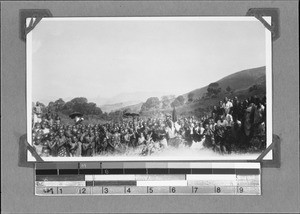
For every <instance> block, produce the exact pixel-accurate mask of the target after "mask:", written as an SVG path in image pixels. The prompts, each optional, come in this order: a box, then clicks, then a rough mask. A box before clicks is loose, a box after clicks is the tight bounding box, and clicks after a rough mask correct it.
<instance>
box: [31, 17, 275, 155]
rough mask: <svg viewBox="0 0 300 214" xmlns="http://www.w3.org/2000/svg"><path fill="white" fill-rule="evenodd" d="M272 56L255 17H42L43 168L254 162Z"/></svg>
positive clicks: (265, 117)
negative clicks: (51, 164) (117, 163)
mask: <svg viewBox="0 0 300 214" xmlns="http://www.w3.org/2000/svg"><path fill="white" fill-rule="evenodd" d="M264 19H265V20H266V21H268V22H271V19H270V17H264ZM27 21H28V22H30V19H28V20H27ZM271 53H272V49H271V32H270V31H269V30H268V29H266V28H265V26H264V25H263V24H262V23H261V22H260V21H259V20H258V19H256V18H255V17H246V16H243V17H238V16H236V17H230V16H227V17H221V16H218V17H213V16H212V17H193V16H189V17H97V18H96V17H94V18H87V17H80V18H79V17H77V18H76V17H73V18H71V17H66V18H43V19H42V20H41V21H40V22H39V23H38V24H37V26H35V28H34V29H33V30H32V31H31V32H30V33H28V34H27V38H26V62H27V69H26V70H27V73H26V74H27V81H26V83H27V92H26V93H27V97H26V99H27V141H28V143H29V144H30V145H32V147H33V148H34V149H35V151H36V153H37V154H38V155H39V156H41V158H42V159H43V160H45V161H139V160H141V161H144V160H147V161H161V160H171V161H174V160H178V161H203V160H204V161H205V160H255V159H256V158H257V157H258V156H259V155H260V154H261V153H262V152H263V151H264V150H265V149H266V148H267V147H268V145H270V144H271V142H272V67H271V62H272V55H271ZM267 156H268V157H267V158H272V154H268V155H267ZM270 156H271V157H270ZM28 160H29V161H35V158H34V157H33V156H31V154H30V153H28Z"/></svg>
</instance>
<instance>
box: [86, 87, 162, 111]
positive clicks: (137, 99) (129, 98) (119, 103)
mask: <svg viewBox="0 0 300 214" xmlns="http://www.w3.org/2000/svg"><path fill="white" fill-rule="evenodd" d="M165 94H166V93H165V92H157V91H153V92H132V93H121V94H118V95H116V96H113V97H111V98H102V97H96V98H94V99H91V101H92V102H94V103H96V104H97V106H99V107H100V108H101V110H102V111H103V112H107V113H109V112H111V111H115V110H117V109H121V108H124V107H126V106H132V105H135V104H139V103H142V102H145V101H146V100H147V99H148V98H149V97H159V98H160V97H161V96H163V95H165Z"/></svg>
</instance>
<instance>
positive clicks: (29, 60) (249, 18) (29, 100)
mask: <svg viewBox="0 0 300 214" xmlns="http://www.w3.org/2000/svg"><path fill="white" fill-rule="evenodd" d="M263 19H265V20H266V22H268V23H269V24H270V25H271V16H264V17H263ZM49 20H51V21H62V20H63V21H83V20H84V21H86V20H102V21H106V20H110V21H113V20H115V21H120V20H124V21H125V20H127V21H128V20H157V21H160V20H174V21H176V20H180V21H195V20H199V21H200V20H201V21H220V22H221V21H256V22H259V20H258V19H256V18H255V17H253V16H182V17H181V16H172V17H169V16H168V17H166V16H160V17H47V18H43V19H42V20H41V21H40V22H47V21H49ZM29 22H30V18H27V19H26V23H27V25H28V24H29ZM261 24H262V23H261ZM262 25H263V24H262ZM33 31H34V29H33V30H32V31H31V32H29V33H28V34H27V35H26V107H27V108H26V109H27V111H26V112H27V142H28V143H29V144H30V145H32V66H33V65H32V48H31V46H32V33H33ZM265 45H266V53H265V54H266V97H267V105H266V108H267V115H266V124H267V130H266V141H267V142H266V144H267V145H266V147H268V146H269V145H270V144H271V143H272V137H273V136H272V135H273V127H272V125H273V120H272V96H273V89H272V33H271V32H270V31H269V30H268V29H267V28H265ZM153 157H155V159H154V158H153ZM153 157H143V156H139V157H138V158H136V157H126V156H119V157H117V156H113V157H101V156H97V157H42V159H43V160H44V161H46V162H78V161H94V162H95V161H100V162H103V161H112V162H114V161H116V162H120V161H135V162H136V161H191V162H205V161H210V162H211V161H239V162H240V161H247V160H252V161H253V160H255V159H256V158H257V157H258V156H257V157H256V156H255V157H254V156H253V155H250V156H245V155H243V156H241V157H234V158H230V157H226V158H224V156H221V157H217V158H216V157H212V158H210V157H205V159H199V158H195V157H193V158H180V159H178V157H172V156H171V157H168V156H165V157H157V156H153ZM272 158H273V157H272V153H271V152H269V153H268V154H267V155H266V156H265V157H264V160H272ZM27 161H29V162H36V159H35V158H34V157H33V156H32V154H31V153H30V152H29V151H27Z"/></svg>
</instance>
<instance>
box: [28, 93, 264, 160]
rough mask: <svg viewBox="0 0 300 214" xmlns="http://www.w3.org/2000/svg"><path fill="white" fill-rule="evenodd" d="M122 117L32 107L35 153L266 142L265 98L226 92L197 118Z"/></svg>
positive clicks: (244, 146)
mask: <svg viewBox="0 0 300 214" xmlns="http://www.w3.org/2000/svg"><path fill="white" fill-rule="evenodd" d="M174 113H175V112H173V115H171V114H168V115H165V116H164V118H148V119H142V118H140V117H132V118H127V119H126V120H123V121H121V122H117V123H116V122H109V123H105V124H85V123H84V121H83V120H82V119H81V118H78V117H76V118H75V121H74V124H62V122H61V119H60V117H59V116H58V115H55V114H54V115H53V113H49V112H47V113H43V111H42V109H41V106H40V105H39V103H37V104H36V105H35V106H34V108H33V117H32V118H33V122H32V124H33V126H32V141H33V146H34V148H35V150H36V152H37V153H38V154H39V155H40V156H51V157H89V156H101V155H124V154H125V155H126V153H127V152H128V151H135V152H136V153H137V154H138V155H151V154H153V153H158V152H161V151H163V150H165V149H167V148H170V147H172V148H179V147H181V146H184V147H187V148H189V147H193V145H194V144H201V146H202V147H203V148H208V149H211V150H213V151H215V152H218V153H220V154H228V153H231V152H241V153H245V152H251V151H253V152H255V151H256V152H257V151H262V150H264V149H265V148H266V98H265V97H264V98H258V97H250V98H248V99H245V100H243V101H241V100H239V99H238V98H237V97H234V98H233V99H232V100H230V99H228V98H227V97H225V98H224V100H222V101H220V102H219V105H217V106H213V110H212V111H211V113H210V114H206V115H204V116H202V117H201V118H195V117H194V116H190V117H178V118H177V116H174Z"/></svg>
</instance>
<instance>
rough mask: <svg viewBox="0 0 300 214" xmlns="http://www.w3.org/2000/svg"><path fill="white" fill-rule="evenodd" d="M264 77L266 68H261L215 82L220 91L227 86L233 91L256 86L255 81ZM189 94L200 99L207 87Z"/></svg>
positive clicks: (244, 71) (238, 73)
mask: <svg viewBox="0 0 300 214" xmlns="http://www.w3.org/2000/svg"><path fill="white" fill-rule="evenodd" d="M265 77H266V67H265V66H263V67H258V68H253V69H247V70H243V71H239V72H236V73H234V74H231V75H229V76H227V77H224V78H222V79H220V80H218V81H216V82H217V83H219V85H220V87H221V88H222V90H225V89H226V87H227V86H230V88H231V89H234V90H242V89H246V88H249V87H250V86H252V85H254V84H256V83H257V81H259V82H261V81H262V80H265ZM191 92H192V93H194V94H195V97H196V98H201V97H202V96H203V95H204V94H205V93H206V92H207V86H205V87H203V88H199V89H196V90H193V91H191ZM187 95H188V93H187V94H184V95H183V96H184V97H185V98H186V97H187Z"/></svg>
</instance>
